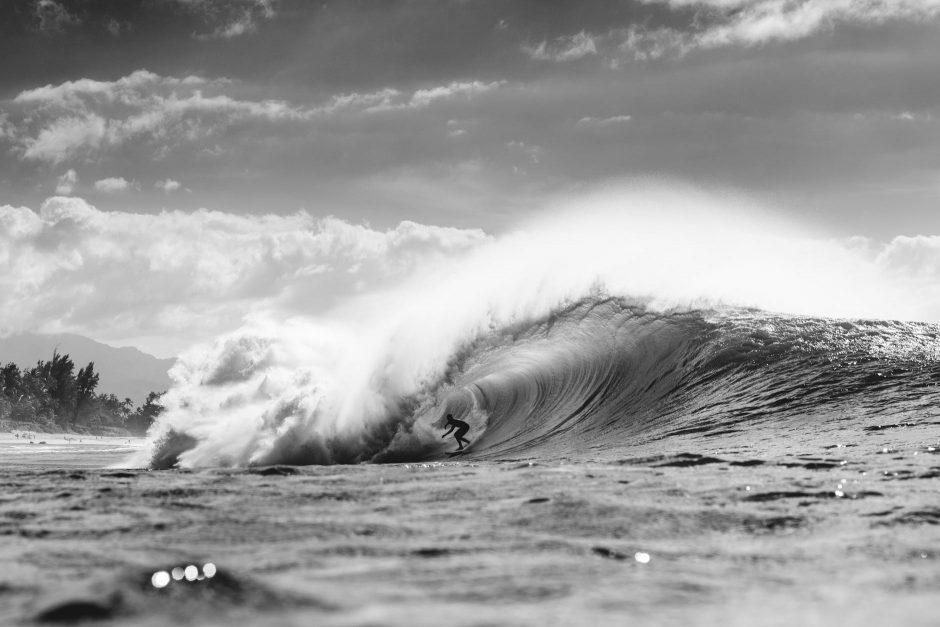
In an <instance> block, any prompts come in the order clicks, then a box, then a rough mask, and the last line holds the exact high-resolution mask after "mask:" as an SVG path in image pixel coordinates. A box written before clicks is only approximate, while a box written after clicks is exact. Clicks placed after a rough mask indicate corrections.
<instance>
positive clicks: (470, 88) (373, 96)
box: [316, 81, 506, 113]
mask: <svg viewBox="0 0 940 627" xmlns="http://www.w3.org/2000/svg"><path fill="white" fill-rule="evenodd" d="M505 83H506V81H493V82H489V83H484V82H482V81H462V82H461V81H454V82H451V83H448V84H446V85H439V86H435V87H428V88H423V89H417V90H415V91H413V92H411V93H410V94H409V93H404V92H401V91H399V90H397V89H392V88H390V87H386V88H384V89H380V90H378V91H374V92H369V93H355V92H354V93H349V94H340V95H337V96H334V97H333V98H331V99H330V100H329V102H327V103H326V104H325V105H323V106H321V107H319V108H317V109H316V111H317V112H318V113H341V112H345V113H348V112H360V113H381V112H384V111H404V110H409V109H410V110H419V109H425V108H427V107H430V106H431V105H433V104H434V103H436V102H438V101H444V100H454V99H459V98H462V99H471V98H475V97H477V96H479V95H481V94H485V93H486V92H489V91H492V90H494V89H497V88H499V87H501V86H502V85H504V84H505Z"/></svg>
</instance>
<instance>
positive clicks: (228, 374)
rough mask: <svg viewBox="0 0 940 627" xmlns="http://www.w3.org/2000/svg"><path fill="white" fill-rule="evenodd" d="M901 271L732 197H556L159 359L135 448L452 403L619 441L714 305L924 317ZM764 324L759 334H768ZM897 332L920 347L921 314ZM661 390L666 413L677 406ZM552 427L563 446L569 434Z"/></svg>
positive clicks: (927, 307) (210, 456) (482, 429)
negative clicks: (364, 280)
mask: <svg viewBox="0 0 940 627" xmlns="http://www.w3.org/2000/svg"><path fill="white" fill-rule="evenodd" d="M909 278H910V280H908V281H901V280H899V279H898V276H897V275H896V274H892V273H891V272H890V271H888V270H886V269H884V268H883V267H881V266H880V265H879V264H878V263H877V260H876V259H875V258H874V257H872V256H870V255H866V254H865V253H864V252H863V251H860V250H858V249H856V248H854V247H853V246H851V245H850V244H848V243H845V242H839V241H834V240H826V239H819V238H814V237H812V236H811V235H810V234H809V233H808V232H806V231H805V230H803V229H801V228H798V227H796V226H794V225H792V224H788V223H786V222H785V221H783V220H782V219H780V218H779V217H776V216H774V215H773V214H772V213H770V212H768V211H766V210H764V209H763V208H760V207H756V206H754V205H752V204H749V203H748V202H747V201H743V200H741V199H738V198H734V197H730V196H728V195H716V194H709V193H706V192H703V191H699V190H691V189H683V188H679V189H676V188H673V189H667V188H664V187H640V186H632V187H629V188H623V187H620V188H611V189H607V190H604V191H602V192H598V193H595V194H592V195H585V196H582V197H579V198H569V199H567V200H564V201H561V202H559V203H558V204H557V205H556V206H553V207H549V208H547V209H546V210H545V212H544V213H542V214H541V215H540V217H538V218H537V219H533V220H530V221H528V222H526V223H524V224H521V225H519V227H518V228H517V229H516V230H514V231H512V232H510V233H508V234H506V235H503V236H501V237H498V238H495V239H494V240H493V241H492V242H490V243H487V244H485V245H483V246H482V247H479V248H477V249H476V250H474V251H473V252H471V253H469V254H467V255H466V256H465V257H463V258H461V259H458V260H454V261H449V262H439V261H438V262H436V263H435V265H434V266H433V267H425V268H421V269H420V270H419V271H418V272H416V273H414V275H412V276H411V277H409V278H408V279H407V280H406V281H404V282H401V283H398V284H394V285H389V286H387V287H386V288H384V289H382V290H377V291H372V292H369V293H362V294H356V295H355V296H353V297H351V298H348V299H347V300H346V301H344V302H343V303H341V304H340V305H339V306H337V307H335V308H334V309H333V310H331V311H330V312H328V313H327V314H324V315H320V316H317V317H310V318H306V317H297V316H294V317H290V318H287V317H285V316H284V315H283V314H282V313H280V312H278V311H271V312H268V313H267V314H265V315H259V316H256V317H255V318H253V319H252V320H251V321H249V323H247V324H246V326H245V327H244V328H243V329H241V330H240V331H239V332H237V333H234V334H231V335H229V336H226V337H222V338H218V339H216V340H215V341H213V342H210V343H207V344H205V345H203V346H201V347H198V348H195V349H193V350H191V351H189V352H188V353H187V354H185V355H184V356H183V357H182V358H181V359H180V361H179V363H178V364H177V366H176V367H175V368H174V370H173V371H172V373H171V375H172V376H173V378H174V380H175V382H176V383H175V385H174V387H173V388H172V389H171V390H170V391H169V392H168V394H167V395H166V396H165V397H164V404H165V405H166V407H167V411H166V412H165V413H164V415H162V416H161V417H160V420H159V422H158V423H157V424H156V425H155V426H154V428H153V430H152V431H151V434H150V437H151V439H152V440H153V443H154V444H153V446H152V447H150V448H149V449H148V450H146V451H144V452H142V453H141V454H140V455H139V456H137V457H135V458H134V460H133V461H134V463H136V464H139V465H147V464H150V463H152V462H153V460H154V459H155V457H160V458H162V459H164V460H166V463H178V464H179V465H181V466H202V465H252V464H272V463H302V464H311V463H315V464H326V463H356V462H361V461H403V460H413V459H426V458H432V457H435V456H440V455H441V454H442V452H443V448H444V445H445V443H443V442H442V441H441V439H440V433H441V432H440V430H439V426H440V418H441V416H442V414H443V413H445V412H447V411H450V412H452V413H455V414H458V415H461V416H464V417H465V419H467V420H468V421H469V422H470V423H471V424H472V425H473V430H472V431H471V439H474V440H476V439H477V438H479V441H480V444H479V445H477V448H479V449H480V450H484V449H485V450H492V451H503V450H510V449H513V447H515V448H516V449H518V448H519V447H522V448H525V447H526V446H533V445H534V444H536V443H538V442H543V441H544V440H546V438H548V436H552V435H553V434H555V435H556V436H557V434H558V433H559V430H561V431H562V432H563V431H565V429H569V427H570V426H571V425H573V424H575V423H577V424H579V425H581V427H579V429H580V430H579V431H578V433H580V434H581V436H584V437H587V436H585V435H584V434H589V433H590V432H592V430H593V431H598V430H599V431H598V432H599V433H601V434H602V435H603V437H604V438H605V439H606V440H608V441H609V440H610V439H611V438H613V439H620V440H622V439H623V438H624V437H626V434H627V433H628V431H624V430H623V429H627V428H628V427H629V428H630V429H633V427H634V426H635V425H636V424H638V422H637V419H638V416H639V414H638V413H637V412H641V413H643V412H645V413H644V414H643V415H645V416H646V417H647V418H648V419H650V420H652V419H653V418H655V417H656V416H657V415H660V414H662V413H663V412H665V411H666V405H663V404H655V403H651V402H647V401H649V400H650V398H652V397H651V396H649V394H648V393H649V390H650V389H653V390H655V391H656V398H660V397H664V396H665V397H670V398H672V399H673V400H675V398H679V397H681V396H682V394H681V392H682V389H681V386H682V385H683V384H684V383H685V384H687V383H688V382H689V377H694V376H696V375H695V373H696V372H697V369H702V368H710V367H714V362H713V361H712V358H713V357H714V355H715V354H717V353H716V351H717V348H716V347H717V346H718V345H719V344H721V342H724V343H725V344H727V343H728V341H729V340H728V338H729V337H730V336H727V335H722V332H721V331H720V330H721V329H726V327H727V324H725V323H723V322H719V323H716V322H715V320H716V319H717V320H723V319H724V318H723V316H724V315H725V314H723V313H722V312H735V313H734V314H733V315H734V316H737V318H736V319H739V320H740V319H742V318H741V313H740V312H741V308H756V309H758V310H762V311H766V312H783V313H785V314H788V315H802V316H815V317H825V318H872V319H899V320H926V319H929V318H930V317H931V316H932V312H935V311H938V309H937V308H936V303H931V302H929V301H928V300H927V299H925V298H924V297H923V293H922V292H918V288H919V287H920V285H919V284H918V283H917V281H916V280H914V278H911V277H909ZM729 315H730V314H729ZM745 318H747V319H748V320H749V322H748V323H747V324H748V325H749V327H748V328H749V330H748V333H751V332H752V331H754V330H755V329H759V328H764V329H767V328H773V329H776V328H778V327H780V326H781V324H779V323H777V322H773V321H775V320H776V321H779V320H780V319H781V317H780V316H771V315H770V314H757V313H755V314H753V315H751V316H750V317H749V318H748V317H747V316H745ZM783 319H786V317H784V318H783ZM814 324H815V326H812V329H808V330H807V331H806V332H807V333H808V334H811V335H812V338H807V341H809V342H810V343H812V341H816V342H817V344H818V345H820V346H821V348H820V349H819V350H822V351H828V350H831V349H832V350H834V349H835V348H834V347H837V346H842V347H844V345H845V341H846V339H845V338H846V334H849V335H851V333H852V331H851V330H850V329H849V327H845V326H841V327H839V326H837V323H835V322H833V323H831V324H827V323H825V322H817V323H814ZM783 326H786V325H783ZM915 326H916V325H915ZM751 327H753V328H751ZM852 328H853V329H854V328H855V327H852ZM716 329H718V330H719V335H720V337H718V339H717V340H716V339H715V336H714V333H713V332H715V330H716ZM834 329H835V331H834ZM838 329H842V331H838ZM791 331H792V329H791ZM868 331H872V329H868ZM895 331H897V330H896V329H894V330H892V329H887V328H882V327H878V328H877V329H874V331H873V333H874V334H875V335H878V334H879V333H884V334H885V335H884V337H885V338H889V337H893V335H892V334H895V335H897V333H895ZM764 332H765V333H767V334H768V337H769V338H770V340H769V341H768V342H767V343H768V344H774V343H775V342H776V340H777V339H778V338H777V337H776V336H775V335H774V331H773V330H770V331H764ZM710 333H712V335H711V336H710V337H711V339H709V340H708V341H706V340H705V339H703V338H705V337H706V336H709V334H710ZM788 333H789V331H788ZM840 334H841V335H840ZM902 334H907V336H916V338H915V340H914V342H913V343H914V344H915V345H916V347H917V348H916V350H919V351H921V353H924V351H925V350H927V348H929V347H928V346H927V345H928V344H929V339H927V338H928V337H929V332H928V331H924V330H923V328H921V327H916V328H915V327H910V326H908V327H905V328H904V330H903V333H902ZM911 334H913V335H911ZM740 335H741V334H740V333H739V334H738V336H735V337H739V336H740ZM744 335H747V333H745V334H744ZM791 335H792V333H791ZM813 338H815V339H814V340H813ZM825 338H829V339H825ZM791 340H792V338H791ZM735 341H737V340H735ZM716 342H717V343H716ZM826 342H829V343H828V344H827V343H826ZM778 345H779V343H778ZM925 347H926V348H925ZM870 348H871V347H870V346H869V347H868V348H864V347H856V352H858V351H861V352H864V351H866V350H869V349H870ZM927 352H929V350H928V351H927ZM901 357H903V356H901ZM931 358H932V357H931ZM680 365H681V367H680ZM640 383H642V384H643V386H641V385H640ZM644 386H645V389H644ZM670 395H671V396H670ZM671 407H672V408H673V409H672V410H670V411H673V410H674V412H676V415H677V416H678V415H679V414H681V413H682V407H684V406H683V405H682V403H678V402H674V403H673V404H672V405H671ZM628 419H629V420H628ZM533 421H534V422H533ZM539 421H542V422H541V423H540V422H539ZM559 421H562V422H559ZM565 421H568V422H567V423H565ZM571 421H573V422H571ZM618 421H619V423H623V424H620V430H617V429H612V427H610V425H612V424H617V423H618ZM627 422H630V425H632V426H630V425H626V423H627ZM538 424H544V425H546V426H545V427H544V428H540V427H539V426H538ZM563 424H568V425H569V427H564V428H562V426H561V425H563ZM600 425H607V426H606V427H604V428H600ZM523 431H525V432H526V433H529V434H530V435H532V437H528V436H526V437H522V436H520V433H521V432H523ZM569 431H570V429H569ZM634 431H635V430H634ZM501 433H502V434H503V435H500V434H501ZM572 433H573V432H572ZM170 434H173V437H169V435H170ZM543 436H545V437H543ZM581 436H579V437H581ZM581 439H582V440H583V439H584V438H583V437H582V438H581ZM588 439H590V438H588ZM579 441H580V440H579ZM512 442H515V444H512ZM552 442H553V443H552V447H553V450H555V451H556V452H557V450H558V449H559V448H564V447H565V446H566V444H565V442H567V440H559V439H558V438H557V437H555V438H554V439H553V440H552ZM559 442H561V444H559ZM543 444H544V442H543ZM174 447H176V448H174ZM475 450H476V449H475Z"/></svg>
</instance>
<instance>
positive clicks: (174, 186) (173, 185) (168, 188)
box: [153, 179, 181, 194]
mask: <svg viewBox="0 0 940 627" xmlns="http://www.w3.org/2000/svg"><path fill="white" fill-rule="evenodd" d="M153 186H154V187H155V188H156V189H160V190H163V192H164V193H166V194H169V193H171V192H175V191H177V190H179V188H180V187H181V185H180V182H179V181H174V180H173V179H166V180H163V181H157V182H156V183H154V185H153Z"/></svg>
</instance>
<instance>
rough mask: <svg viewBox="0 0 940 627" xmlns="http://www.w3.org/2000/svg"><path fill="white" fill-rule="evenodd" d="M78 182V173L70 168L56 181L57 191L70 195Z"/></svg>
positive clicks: (57, 192)
mask: <svg viewBox="0 0 940 627" xmlns="http://www.w3.org/2000/svg"><path fill="white" fill-rule="evenodd" d="M77 184H78V174H76V172H75V170H68V171H67V172H66V173H65V174H63V175H62V176H60V177H59V180H58V181H56V186H55V193H56V194H61V195H63V196H68V195H70V194H71V193H72V192H73V191H74V190H75V186H76V185H77Z"/></svg>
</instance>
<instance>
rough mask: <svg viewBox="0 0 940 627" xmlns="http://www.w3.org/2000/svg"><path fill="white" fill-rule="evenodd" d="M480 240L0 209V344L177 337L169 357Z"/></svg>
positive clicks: (311, 225)
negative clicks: (48, 337) (253, 319)
mask: <svg viewBox="0 0 940 627" xmlns="http://www.w3.org/2000/svg"><path fill="white" fill-rule="evenodd" d="M488 240H489V238H488V237H487V236H486V235H485V234H484V233H483V232H482V231H480V230H476V229H472V230H464V229H456V228H445V227H436V226H428V225H423V224H418V223H415V222H402V223H400V224H398V225H397V226H395V227H393V228H390V229H386V230H378V229H373V228H370V227H368V226H365V225H361V224H353V223H350V222H346V221H344V220H341V219H338V218H333V217H327V218H322V219H318V218H315V217H313V216H311V215H310V214H308V213H306V212H298V213H294V214H290V215H284V216H276V215H247V216H242V215H235V214H231V213H225V212H220V211H209V210H205V209H200V210H197V211H193V212H182V211H169V212H163V213H159V214H135V213H129V212H121V211H108V212H104V211H99V210H98V209H97V208H95V207H94V206H92V205H90V204H88V203H87V202H86V201H84V200H82V199H81V198H75V197H70V198H67V197H53V198H50V199H48V200H46V201H45V202H44V203H43V205H42V206H41V207H40V209H39V211H38V212H35V211H33V210H31V209H28V208H25V207H11V206H0V267H2V268H3V271H2V272H0V292H2V293H3V294H4V298H3V299H0V321H2V323H0V327H2V328H0V332H4V331H6V332H9V331H16V330H38V331H66V330H68V331H74V332H78V333H84V334H87V335H91V336H93V337H98V338H101V339H104V340H110V341H119V342H128V343H134V342H137V341H140V342H142V344H143V345H144V346H148V344H147V342H146V338H148V337H150V338H156V337H159V338H166V337H177V338H179V339H178V340H177V342H179V343H177V344H174V345H172V346H156V345H152V346H151V347H152V349H153V350H156V351H158V352H167V350H178V349H180V348H181V347H182V344H185V343H187V342H189V341H194V340H197V339H200V338H207V337H212V336H215V335H216V334H217V333H218V332H220V331H223V330H225V329H234V328H236V327H238V326H239V325H240V324H241V323H242V320H243V318H244V316H246V315H247V314H249V313H251V312H253V311H258V310H265V311H270V310H274V311H278V312H281V314H282V315H283V316H285V317H289V316H290V315H292V314H298V313H305V314H309V313H315V312H317V311H323V310H325V309H326V308H329V307H330V306H332V305H333V304H335V303H336V302H337V299H341V298H343V297H344V296H349V295H351V294H353V293H357V292H358V291H360V290H363V289H367V288H369V287H370V286H371V287H382V286H385V285H387V284H389V283H390V282H394V281H395V280H396V279H397V278H399V277H403V276H405V275H406V274H407V273H408V272H410V271H411V270H412V269H414V268H416V267H421V266H424V265H426V264H429V263H430V264H434V263H435V260H439V259H443V258H446V257H449V256H453V255H456V254H461V253H463V252H466V251H467V250H469V249H472V248H474V247H477V246H480V245H481V244H483V243H485V242H487V241H488ZM141 338H144V339H141ZM161 349H162V350H161Z"/></svg>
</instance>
